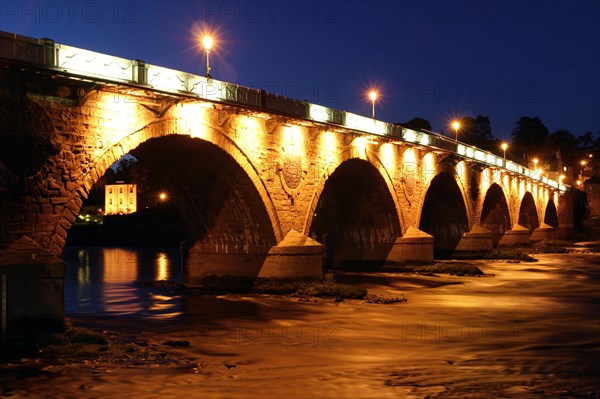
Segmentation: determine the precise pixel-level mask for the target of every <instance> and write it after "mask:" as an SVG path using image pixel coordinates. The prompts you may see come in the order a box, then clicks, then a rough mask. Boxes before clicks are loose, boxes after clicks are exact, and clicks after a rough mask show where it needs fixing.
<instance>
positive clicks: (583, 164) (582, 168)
mask: <svg viewBox="0 0 600 399" xmlns="http://www.w3.org/2000/svg"><path fill="white" fill-rule="evenodd" d="M585 165H587V161H585V160H583V161H581V173H580V174H581V179H582V180H583V170H584V169H585Z"/></svg>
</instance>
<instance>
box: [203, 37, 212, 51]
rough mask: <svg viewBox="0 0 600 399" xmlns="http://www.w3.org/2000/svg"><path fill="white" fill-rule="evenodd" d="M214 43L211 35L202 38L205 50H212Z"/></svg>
mask: <svg viewBox="0 0 600 399" xmlns="http://www.w3.org/2000/svg"><path fill="white" fill-rule="evenodd" d="M212 45H213V39H212V37H210V36H204V37H203V38H202V46H204V50H206V51H210V49H211V48H212Z"/></svg>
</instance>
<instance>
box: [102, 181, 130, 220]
mask: <svg viewBox="0 0 600 399" xmlns="http://www.w3.org/2000/svg"><path fill="white" fill-rule="evenodd" d="M104 198H105V201H104V214H105V215H126V214H128V213H133V212H136V211H137V188H136V185H135V184H125V183H123V182H117V184H107V185H106V186H105V187H104Z"/></svg>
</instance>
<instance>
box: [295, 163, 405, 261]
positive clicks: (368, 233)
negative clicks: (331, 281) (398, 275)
mask: <svg viewBox="0 0 600 399" xmlns="http://www.w3.org/2000/svg"><path fill="white" fill-rule="evenodd" d="M315 194H317V192H316V193H315ZM315 198H316V200H317V201H316V203H315V204H314V207H313V206H311V209H312V210H313V212H312V215H311V217H310V218H307V219H308V220H307V224H308V225H307V228H306V231H308V233H309V235H310V236H311V237H312V238H314V239H316V240H317V241H319V242H321V243H323V244H324V245H325V255H324V258H325V262H326V265H327V264H328V265H332V264H336V265H345V264H348V263H349V262H360V263H367V264H369V265H378V264H382V263H383V262H384V261H385V259H386V257H387V255H388V253H389V251H390V250H391V248H392V246H393V244H394V242H395V240H396V239H397V238H398V237H399V236H400V235H401V234H402V229H401V225H400V220H399V218H398V210H397V206H396V202H395V201H394V198H393V195H392V192H390V190H389V187H388V184H387V182H386V180H385V178H384V176H383V175H382V174H381V173H380V171H379V169H378V168H377V167H375V166H374V165H373V164H372V163H371V162H369V161H368V160H365V159H361V158H349V159H346V160H345V161H343V162H341V163H340V164H339V165H338V166H337V168H336V169H335V170H334V171H333V173H332V174H331V175H330V176H329V177H328V178H327V180H326V181H325V182H324V184H323V186H322V189H321V190H320V191H319V192H318V196H316V195H315V197H313V199H315Z"/></svg>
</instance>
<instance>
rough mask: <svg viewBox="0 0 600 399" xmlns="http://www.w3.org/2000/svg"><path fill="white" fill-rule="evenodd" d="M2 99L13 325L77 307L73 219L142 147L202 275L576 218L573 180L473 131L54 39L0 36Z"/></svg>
mask: <svg viewBox="0 0 600 399" xmlns="http://www.w3.org/2000/svg"><path fill="white" fill-rule="evenodd" d="M0 99H1V101H0V143H1V146H0V221H1V225H0V252H1V253H2V261H0V274H1V275H2V287H3V288H2V293H3V302H2V304H3V308H4V309H5V311H4V312H3V323H2V326H3V327H2V328H3V331H4V332H5V333H6V331H7V325H8V326H10V325H11V322H10V320H14V321H15V325H17V324H18V323H17V322H18V321H19V320H20V321H23V320H25V321H27V320H29V319H30V318H32V317H34V318H35V316H36V315H38V316H39V315H52V314H54V315H56V314H59V315H62V306H63V305H62V301H63V288H62V287H63V285H62V279H63V275H64V265H63V263H62V261H61V260H60V255H61V252H62V250H63V247H64V244H65V239H66V237H67V234H68V231H69V228H70V226H71V224H72V223H73V221H74V220H75V218H76V217H77V215H78V213H79V210H80V208H81V206H82V203H83V201H84V200H85V199H86V198H87V195H88V193H89V191H90V189H91V188H92V186H93V185H94V183H95V182H96V181H97V180H98V179H99V178H100V177H101V176H103V175H104V173H105V172H106V170H107V169H108V168H109V166H110V165H111V164H113V163H114V162H115V161H117V160H119V158H121V157H122V156H123V155H124V154H127V153H133V154H135V156H136V157H138V158H142V157H144V158H146V159H148V160H151V162H152V163H153V164H154V165H156V175H157V176H158V178H160V179H163V181H164V184H165V186H168V187H169V190H170V192H171V198H173V201H175V203H176V205H177V206H178V209H179V211H180V214H181V216H182V218H183V219H184V220H185V223H186V227H187V229H188V231H189V233H190V235H191V236H192V237H193V238H194V241H193V243H191V245H190V249H189V254H188V261H187V268H186V269H187V277H186V278H187V282H188V283H190V284H195V283H198V282H199V281H200V280H201V279H202V277H204V276H207V275H212V274H217V275H244V276H250V277H262V276H264V277H300V278H314V277H320V276H321V275H322V270H323V263H324V262H325V263H326V264H330V265H336V266H340V267H344V266H345V265H356V264H360V263H363V264H368V265H371V266H373V265H375V266H376V265H381V264H383V263H384V262H407V261H432V260H433V258H434V255H443V254H446V253H450V252H452V251H472V250H483V249H491V248H492V247H494V246H496V245H505V244H506V245H511V244H514V243H517V242H528V241H529V240H536V239H542V238H545V237H553V236H556V235H561V236H566V235H568V234H569V232H570V231H571V230H572V226H573V201H572V199H571V197H572V195H571V193H572V191H571V190H570V188H569V187H567V186H565V185H563V184H561V183H560V182H557V181H556V180H553V179H552V178H551V176H550V175H548V174H544V173H542V171H539V170H530V169H528V168H526V167H524V166H521V165H517V164H515V163H513V162H510V161H507V160H505V159H503V158H502V157H498V156H496V155H494V154H491V153H487V152H485V151H482V150H479V149H477V148H473V147H471V146H469V145H467V144H464V143H460V142H455V141H454V140H450V139H448V138H446V137H444V136H441V135H437V134H435V133H432V132H426V131H419V132H417V131H413V130H409V129H404V128H402V127H401V126H398V125H391V124H387V123H384V122H381V121H377V120H374V119H371V118H365V117H362V116H359V115H355V114H352V113H349V112H343V111H337V110H333V109H329V108H326V107H322V106H319V105H315V104H310V103H307V102H304V101H297V100H293V99H289V98H282V97H278V96H276V95H272V94H269V93H266V92H264V91H260V90H254V89H249V88H245V87H241V86H237V85H234V84H230V83H226V82H220V81H217V80H214V79H210V78H208V79H207V78H205V77H201V76H196V75H192V74H188V73H184V72H179V71H174V70H169V69H166V68H161V67H157V66H153V65H149V64H146V63H144V62H142V61H138V60H134V61H132V60H126V59H121V58H117V57H111V56H108V55H104V54H98V53H94V52H91V51H87V50H83V49H77V48H73V47H70V46H66V45H61V44H58V43H55V42H53V41H51V40H48V39H39V40H38V39H32V38H27V37H22V36H17V35H14V34H9V33H1V34H0ZM7 303H8V306H7ZM7 308H8V310H6V309H7ZM9 330H10V329H9Z"/></svg>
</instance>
